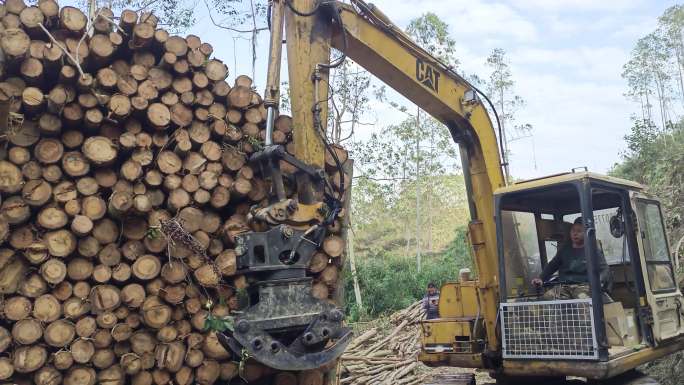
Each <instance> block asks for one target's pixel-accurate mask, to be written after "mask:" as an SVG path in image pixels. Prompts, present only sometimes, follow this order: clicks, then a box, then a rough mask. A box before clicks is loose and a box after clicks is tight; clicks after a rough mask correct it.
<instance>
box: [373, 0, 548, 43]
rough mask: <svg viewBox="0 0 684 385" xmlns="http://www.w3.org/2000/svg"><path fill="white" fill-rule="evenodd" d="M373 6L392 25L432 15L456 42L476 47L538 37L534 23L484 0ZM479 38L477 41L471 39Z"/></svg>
mask: <svg viewBox="0 0 684 385" xmlns="http://www.w3.org/2000/svg"><path fill="white" fill-rule="evenodd" d="M374 4H376V5H377V6H378V8H380V9H382V10H383V12H385V13H386V14H387V16H388V17H389V18H390V19H391V20H392V21H393V22H395V23H397V24H398V25H401V26H405V25H406V24H408V22H409V21H410V20H411V19H413V18H415V17H418V16H420V15H421V14H423V13H425V12H428V11H429V12H434V13H436V14H437V15H439V16H440V17H441V18H443V19H444V20H445V21H446V22H447V23H449V26H450V27H451V29H452V31H453V33H454V37H455V38H456V40H459V41H460V40H467V41H470V42H472V43H475V44H479V43H481V41H482V40H481V39H485V38H492V37H497V38H505V39H506V40H509V39H514V40H516V41H524V42H531V41H535V40H536V39H537V38H538V31H537V27H536V26H535V23H534V22H532V20H530V19H529V18H527V17H525V16H524V15H522V14H520V13H519V12H518V11H516V10H515V9H514V8H512V7H511V6H509V5H507V4H503V3H492V2H488V1H484V0H472V1H438V0H427V1H421V2H420V8H419V9H416V2H415V1H408V0H400V1H396V0H394V1H390V0H376V1H374ZM472 39H478V40H472Z"/></svg>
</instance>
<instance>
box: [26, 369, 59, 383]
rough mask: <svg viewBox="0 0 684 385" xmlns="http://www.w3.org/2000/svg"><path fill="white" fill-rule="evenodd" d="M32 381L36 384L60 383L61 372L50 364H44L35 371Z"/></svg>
mask: <svg viewBox="0 0 684 385" xmlns="http://www.w3.org/2000/svg"><path fill="white" fill-rule="evenodd" d="M33 381H34V382H35V383H36V384H37V385H60V384H61V383H62V373H61V372H60V371H59V370H57V369H56V368H55V367H52V366H44V367H42V368H40V369H38V370H37V371H36V373H35V374H34V376H33Z"/></svg>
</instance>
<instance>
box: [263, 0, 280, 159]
mask: <svg viewBox="0 0 684 385" xmlns="http://www.w3.org/2000/svg"><path fill="white" fill-rule="evenodd" d="M269 6H270V7H271V41H270V45H269V51H268V73H267V75H266V91H265V92H264V106H266V139H265V145H266V146H272V145H273V123H274V120H275V110H276V108H278V103H279V100H280V65H281V61H282V53H283V23H284V21H285V0H271V4H270V5H269Z"/></svg>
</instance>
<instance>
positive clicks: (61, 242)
mask: <svg viewBox="0 0 684 385" xmlns="http://www.w3.org/2000/svg"><path fill="white" fill-rule="evenodd" d="M43 239H44V240H45V244H46V246H47V248H48V250H49V252H50V255H53V256H55V257H66V256H68V255H70V254H71V253H73V252H74V251H75V250H76V237H75V236H74V234H72V233H71V232H70V231H68V230H57V231H50V232H47V233H45V235H44V236H43Z"/></svg>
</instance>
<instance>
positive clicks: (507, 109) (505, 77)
mask: <svg viewBox="0 0 684 385" xmlns="http://www.w3.org/2000/svg"><path fill="white" fill-rule="evenodd" d="M485 65H486V66H487V67H488V68H489V69H490V70H491V72H490V73H489V78H488V79H486V80H483V79H480V78H479V77H478V76H477V75H473V76H471V77H470V78H471V80H472V81H473V82H474V83H476V84H478V83H484V86H485V90H486V91H487V94H488V95H489V96H490V97H491V99H492V102H493V103H494V104H495V105H496V110H497V113H498V115H499V119H500V120H501V125H502V126H503V138H502V140H503V142H504V151H505V152H506V153H505V154H504V156H505V158H506V159H508V158H509V157H510V155H511V151H510V147H509V144H510V143H511V142H514V141H516V140H519V139H523V138H527V137H530V136H531V135H532V125H531V124H529V123H517V121H516V115H517V113H518V111H520V110H521V109H522V108H524V107H525V100H524V99H523V98H522V97H521V96H519V95H516V94H515V80H514V79H513V72H512V71H511V66H510V61H509V59H508V57H507V56H506V51H504V50H503V49H501V48H494V49H493V50H492V52H491V54H490V55H489V56H488V57H487V60H486V61H485Z"/></svg>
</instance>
